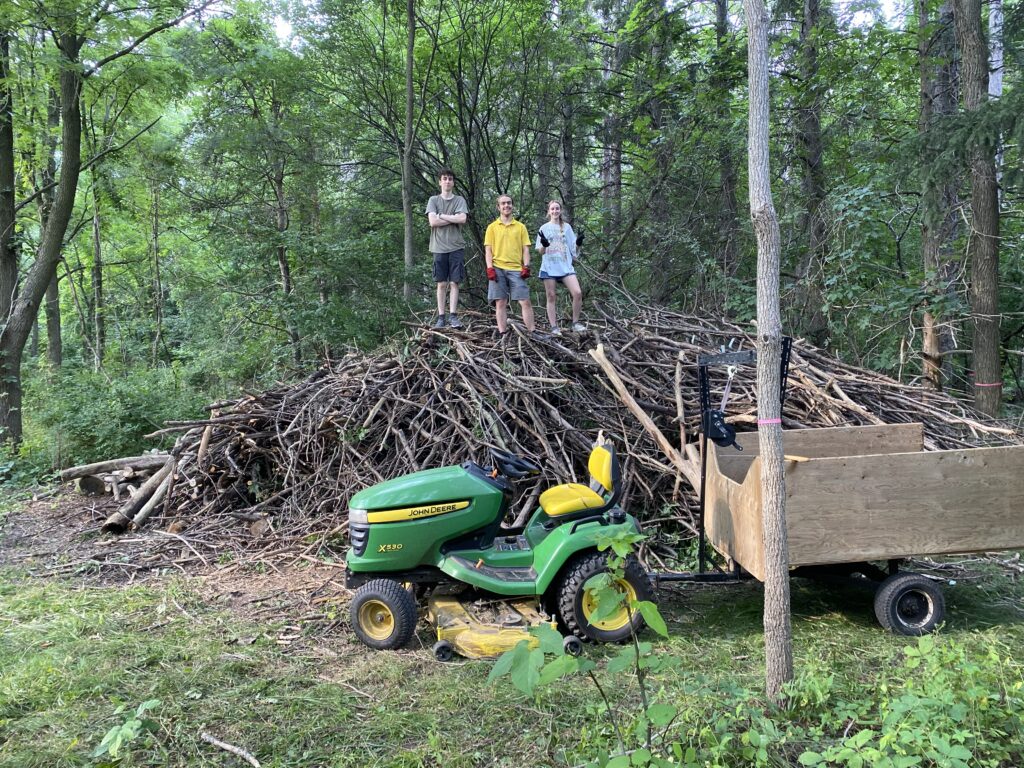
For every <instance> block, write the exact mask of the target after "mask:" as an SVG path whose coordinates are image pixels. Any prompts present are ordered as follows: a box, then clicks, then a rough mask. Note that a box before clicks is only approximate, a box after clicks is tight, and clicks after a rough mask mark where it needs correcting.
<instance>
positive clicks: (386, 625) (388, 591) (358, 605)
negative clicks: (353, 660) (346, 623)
mask: <svg viewBox="0 0 1024 768" xmlns="http://www.w3.org/2000/svg"><path fill="white" fill-rule="evenodd" d="M349 618H350V620H351V621H352V628H353V629H354V630H355V632H356V636H357V637H358V638H359V639H360V640H362V641H363V643H365V644H366V645H368V646H370V647H371V648H376V649H377V650H380V651H389V650H394V649H395V648H401V647H402V646H403V645H405V644H406V643H408V642H409V638H411V637H412V633H413V632H414V631H416V620H417V614H416V601H415V599H413V596H412V595H411V594H410V593H409V590H407V589H406V588H405V587H403V586H402V585H401V584H399V583H398V582H397V581H394V580H393V579H374V580H373V581H368V582H366V583H365V584H363V586H361V587H360V588H359V589H357V590H356V594H355V596H354V597H353V598H352V605H351V607H350V608H349Z"/></svg>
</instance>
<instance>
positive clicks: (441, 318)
mask: <svg viewBox="0 0 1024 768" xmlns="http://www.w3.org/2000/svg"><path fill="white" fill-rule="evenodd" d="M447 318H448V315H438V316H437V320H436V321H434V327H435V328H444V327H445V325H446V322H445V321H446V320H447Z"/></svg>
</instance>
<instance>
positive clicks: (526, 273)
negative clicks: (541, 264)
mask: <svg viewBox="0 0 1024 768" xmlns="http://www.w3.org/2000/svg"><path fill="white" fill-rule="evenodd" d="M519 276H520V277H522V278H523V280H525V279H526V278H528V277H529V276H530V268H529V267H523V268H522V269H520V270H519Z"/></svg>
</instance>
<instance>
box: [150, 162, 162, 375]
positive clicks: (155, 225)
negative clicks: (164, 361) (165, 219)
mask: <svg viewBox="0 0 1024 768" xmlns="http://www.w3.org/2000/svg"><path fill="white" fill-rule="evenodd" d="M152 238H153V346H152V349H151V350H150V359H151V360H152V364H153V365H154V366H156V364H157V362H159V360H160V345H161V343H162V342H163V335H164V286H163V280H162V279H161V278H160V184H159V183H158V182H156V181H154V182H153V221H152Z"/></svg>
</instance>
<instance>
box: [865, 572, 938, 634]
mask: <svg viewBox="0 0 1024 768" xmlns="http://www.w3.org/2000/svg"><path fill="white" fill-rule="evenodd" d="M945 615H946V601H945V599H944V598H943V596H942V590H941V589H939V586H938V585H937V584H936V583H935V582H934V581H932V580H931V579H926V578H925V577H924V576H921V575H920V574H918V573H909V572H904V573H894V574H893V575H892V576H890V577H889V578H887V579H886V580H885V581H883V582H882V584H881V586H879V588H878V591H877V592H876V593H875V616H877V617H878V623H879V624H881V625H882V626H883V627H885V628H886V629H888V630H889V631H891V632H894V633H896V634H897V635H911V636H916V635H924V634H927V633H929V632H931V631H932V630H934V629H935V627H937V626H938V625H939V622H941V621H942V620H943V618H945Z"/></svg>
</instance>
